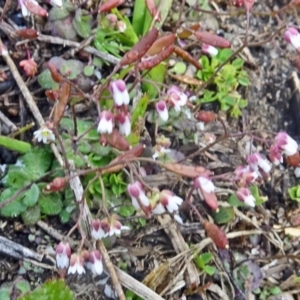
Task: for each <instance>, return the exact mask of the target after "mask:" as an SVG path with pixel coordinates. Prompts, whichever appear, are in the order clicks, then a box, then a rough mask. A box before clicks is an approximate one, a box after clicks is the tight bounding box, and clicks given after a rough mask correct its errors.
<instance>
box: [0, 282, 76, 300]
mask: <svg viewBox="0 0 300 300" xmlns="http://www.w3.org/2000/svg"><path fill="white" fill-rule="evenodd" d="M1 299H2V298H1ZM36 299H43V300H57V299H64V300H73V299H75V297H74V294H73V292H72V291H71V290H70V288H69V287H68V286H66V283H65V281H64V280H51V281H47V282H45V283H44V284H43V285H42V286H39V287H37V288H36V289H35V290H34V291H33V292H31V293H27V294H26V295H24V296H22V297H20V298H18V300H36Z"/></svg>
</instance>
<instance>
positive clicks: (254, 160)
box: [247, 153, 272, 174]
mask: <svg viewBox="0 0 300 300" xmlns="http://www.w3.org/2000/svg"><path fill="white" fill-rule="evenodd" d="M247 162H248V164H249V165H250V167H251V169H252V170H253V171H258V168H261V169H262V170H263V171H264V172H265V173H266V174H268V173H269V172H270V171H271V169H272V164H271V163H270V162H269V161H268V160H267V159H266V158H265V157H263V156H262V155H260V154H259V153H253V154H250V155H248V157H247Z"/></svg>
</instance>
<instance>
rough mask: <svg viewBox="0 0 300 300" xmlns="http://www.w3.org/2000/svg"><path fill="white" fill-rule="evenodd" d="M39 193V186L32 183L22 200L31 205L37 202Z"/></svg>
mask: <svg viewBox="0 0 300 300" xmlns="http://www.w3.org/2000/svg"><path fill="white" fill-rule="evenodd" d="M39 195H40V189H39V187H38V186H37V185H36V184H35V183H34V184H33V185H32V186H31V187H30V189H29V190H28V191H26V192H25V195H24V196H25V197H24V198H23V199H22V202H23V204H24V205H26V206H27V207H28V206H29V207H30V206H33V205H35V204H36V203H37V201H38V199H39Z"/></svg>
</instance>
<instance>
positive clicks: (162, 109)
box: [155, 100, 169, 122]
mask: <svg viewBox="0 0 300 300" xmlns="http://www.w3.org/2000/svg"><path fill="white" fill-rule="evenodd" d="M155 108H156V111H157V113H158V115H159V117H160V118H161V119H162V120H163V121H164V122H166V121H168V119H169V112H168V107H167V104H166V102H165V101H163V100H161V101H158V102H157V103H156V104H155Z"/></svg>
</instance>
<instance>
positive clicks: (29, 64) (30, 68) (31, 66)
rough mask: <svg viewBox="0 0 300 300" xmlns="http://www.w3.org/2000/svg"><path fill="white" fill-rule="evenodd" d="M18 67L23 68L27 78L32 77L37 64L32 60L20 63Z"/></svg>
mask: <svg viewBox="0 0 300 300" xmlns="http://www.w3.org/2000/svg"><path fill="white" fill-rule="evenodd" d="M20 67H22V68H23V70H24V72H25V74H26V76H27V77H32V76H34V75H35V74H36V72H37V64H36V62H35V61H34V60H33V59H32V58H30V59H24V60H22V61H20Z"/></svg>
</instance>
